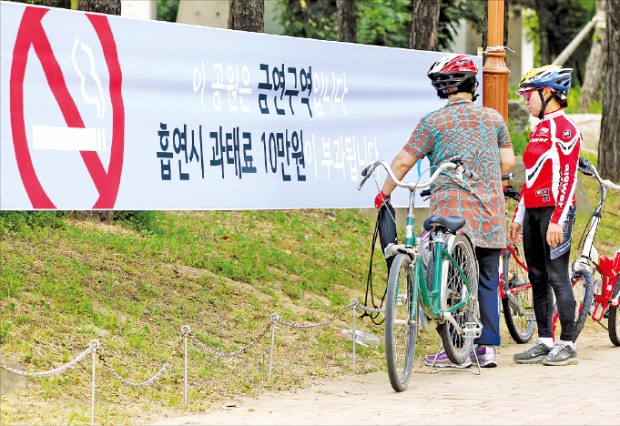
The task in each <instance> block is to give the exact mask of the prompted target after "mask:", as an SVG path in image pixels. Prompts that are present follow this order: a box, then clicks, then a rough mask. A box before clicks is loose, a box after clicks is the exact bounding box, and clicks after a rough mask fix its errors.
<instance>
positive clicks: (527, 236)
mask: <svg viewBox="0 0 620 426" xmlns="http://www.w3.org/2000/svg"><path fill="white" fill-rule="evenodd" d="M543 210H549V211H550V212H552V211H553V208H551V207H550V208H540V209H528V210H527V211H526V213H525V218H524V221H523V251H524V254H525V262H526V264H527V268H528V278H529V280H530V283H531V284H532V296H533V299H534V300H533V302H534V314H535V315H536V324H537V326H538V336H539V337H541V338H545V339H552V338H553V332H552V320H553V293H552V290H551V286H550V285H549V283H548V275H547V263H546V259H549V246H548V245H547V241H546V238H547V226H548V224H549V222H548V219H547V221H546V222H545V220H544V216H545V215H544V214H543Z"/></svg>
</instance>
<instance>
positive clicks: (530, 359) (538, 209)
mask: <svg viewBox="0 0 620 426" xmlns="http://www.w3.org/2000/svg"><path fill="white" fill-rule="evenodd" d="M572 71H573V70H572V69H571V68H562V67H560V66H555V65H546V66H543V67H540V68H534V69H533V70H531V71H530V72H528V73H527V74H525V75H524V76H523V78H522V79H521V82H520V84H519V86H520V88H519V90H518V91H517V93H518V94H520V95H521V96H523V98H524V99H525V101H526V102H527V103H528V109H529V111H530V113H531V114H532V116H534V117H538V118H539V119H540V122H539V123H538V124H537V125H536V127H535V128H534V130H533V131H532V132H531V133H530V137H529V140H528V145H527V147H526V149H525V152H524V153H523V164H524V166H525V182H524V183H523V189H522V191H521V201H520V202H519V205H518V207H517V209H516V211H515V215H514V218H513V221H512V223H511V224H510V227H509V230H508V239H509V240H510V241H512V242H517V241H519V240H520V239H521V235H520V232H521V230H523V249H524V252H525V259H526V263H527V266H528V271H529V272H528V276H529V279H530V282H531V283H532V291H533V297H534V312H535V314H536V323H537V325H538V340H537V341H536V343H534V345H533V346H532V347H531V348H529V349H528V350H526V351H525V352H522V353H518V354H515V355H514V356H513V359H514V360H515V361H516V362H518V363H522V364H534V363H541V362H542V363H543V364H545V365H567V364H576V363H577V362H578V361H577V348H576V346H575V342H573V333H574V328H575V327H574V321H575V297H574V295H573V290H572V287H571V283H570V278H569V275H568V271H569V256H570V245H571V232H572V225H573V222H574V214H575V213H574V211H575V189H576V186H577V170H578V165H579V151H580V149H581V145H582V137H581V133H580V132H579V130H578V129H577V126H576V125H575V123H574V122H573V121H572V120H571V119H570V118H569V117H567V116H566V114H565V113H564V108H565V107H566V106H567V105H568V103H567V100H566V95H567V94H568V90H569V89H570V85H571V79H572ZM554 295H555V300H556V304H557V309H558V313H559V316H560V324H561V326H562V332H561V335H560V339H559V341H558V342H556V343H555V344H554V342H553V337H552V336H553V334H552V329H551V324H552V316H553V304H554Z"/></svg>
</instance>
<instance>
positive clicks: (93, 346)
mask: <svg viewBox="0 0 620 426" xmlns="http://www.w3.org/2000/svg"><path fill="white" fill-rule="evenodd" d="M352 308H359V309H362V310H364V311H367V312H383V311H385V308H370V307H367V306H364V305H362V304H360V303H359V302H358V301H357V299H351V302H350V303H349V305H348V306H347V307H346V308H345V309H343V310H342V311H341V312H340V313H338V314H336V315H334V317H333V319H331V320H325V321H322V322H316V323H307V324H300V323H295V322H292V321H286V320H283V319H282V318H280V316H279V315H278V314H272V315H271V317H270V321H269V323H268V324H267V325H266V326H265V330H264V331H263V332H262V333H261V334H260V335H258V336H257V337H256V338H254V339H253V340H252V341H251V342H250V343H248V344H247V345H244V346H242V347H241V348H239V349H237V350H235V351H231V352H221V351H216V350H213V349H211V348H209V347H208V346H206V345H205V344H204V343H202V342H201V341H200V340H198V338H197V337H196V335H195V334H194V333H191V332H190V329H189V327H188V326H183V327H182V329H181V330H182V331H181V339H180V341H179V343H178V344H177V345H176V347H175V348H174V350H173V351H172V353H171V354H170V356H169V357H168V359H167V360H166V362H165V363H164V364H163V366H162V367H161V368H160V369H159V371H157V373H155V375H153V376H152V377H151V378H149V379H148V380H145V381H144V382H132V381H130V380H127V379H125V378H124V377H123V376H121V375H120V374H119V373H118V372H117V371H116V370H115V369H114V367H112V366H111V365H110V363H109V362H108V359H107V358H106V356H105V355H104V354H103V353H101V352H100V353H99V360H100V361H101V362H102V363H103V365H104V367H106V368H107V369H108V371H109V372H110V373H111V374H112V375H113V376H114V377H115V378H116V379H118V380H119V381H120V382H121V383H123V384H125V385H128V386H134V387H143V386H149V385H151V384H152V383H153V382H155V380H157V379H159V378H160V377H161V376H162V375H163V374H164V373H165V372H166V370H167V369H168V367H169V366H170V364H171V363H172V360H173V358H174V357H175V356H176V355H177V353H178V352H179V350H180V349H181V346H182V345H183V338H184V337H189V338H191V339H192V341H193V342H194V344H195V345H196V346H198V347H199V348H201V349H202V350H204V351H205V352H208V353H210V354H213V355H216V356H221V357H232V356H237V355H240V354H242V353H244V352H245V351H246V350H248V349H249V348H250V347H252V346H254V345H256V344H258V342H260V341H261V340H262V339H263V338H264V337H265V335H266V334H267V332H269V329H270V328H271V327H272V325H273V324H275V323H280V324H283V325H286V326H289V327H294V328H306V329H308V328H316V327H321V326H324V325H327V324H329V323H330V322H331V321H335V320H336V319H339V318H340V317H342V316H343V315H344V314H345V313H346V312H347V311H348V310H349V309H352ZM99 346H100V344H99V341H97V340H93V341H91V342H90V347H89V348H88V349H86V350H84V351H83V352H82V353H80V354H79V355H78V356H77V357H75V358H74V359H73V360H71V361H69V362H68V363H66V364H64V365H61V366H60V367H57V368H54V369H52V370H48V371H42V372H27V371H22V370H18V369H16V368H13V367H9V366H8V365H6V364H3V363H0V368H2V369H5V370H7V371H10V372H12V373H15V374H19V375H22V376H29V377H46V376H52V375H54V374H59V373H62V372H64V371H66V370H68V369H69V368H71V367H73V366H74V365H76V364H77V363H79V362H80V361H82V360H83V359H84V358H85V357H86V356H87V355H89V354H92V353H96V352H97V351H98V349H99Z"/></svg>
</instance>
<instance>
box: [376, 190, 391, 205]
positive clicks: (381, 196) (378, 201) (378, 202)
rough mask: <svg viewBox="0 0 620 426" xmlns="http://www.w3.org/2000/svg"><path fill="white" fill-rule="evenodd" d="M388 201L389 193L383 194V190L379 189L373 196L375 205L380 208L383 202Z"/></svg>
mask: <svg viewBox="0 0 620 426" xmlns="http://www.w3.org/2000/svg"><path fill="white" fill-rule="evenodd" d="M389 201H390V196H389V195H385V194H384V193H383V191H379V193H378V194H377V196H376V197H375V207H376V208H378V209H380V208H381V207H383V204H385V203H387V202H389Z"/></svg>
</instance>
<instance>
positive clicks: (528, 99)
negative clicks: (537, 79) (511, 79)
mask: <svg viewBox="0 0 620 426" xmlns="http://www.w3.org/2000/svg"><path fill="white" fill-rule="evenodd" d="M535 91H536V89H532V90H528V91H527V92H523V93H522V94H521V96H523V99H525V102H529V101H530V98H531V97H532V93H534V92H535Z"/></svg>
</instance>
